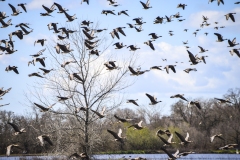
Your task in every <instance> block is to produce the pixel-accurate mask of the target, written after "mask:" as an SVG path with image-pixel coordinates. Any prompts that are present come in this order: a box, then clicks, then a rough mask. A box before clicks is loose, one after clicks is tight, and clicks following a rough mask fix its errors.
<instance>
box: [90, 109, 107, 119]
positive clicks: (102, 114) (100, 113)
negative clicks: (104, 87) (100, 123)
mask: <svg viewBox="0 0 240 160" xmlns="http://www.w3.org/2000/svg"><path fill="white" fill-rule="evenodd" d="M105 110H106V107H103V108H102V111H101V112H97V111H94V110H92V109H91V111H92V112H94V113H95V114H96V115H97V116H98V117H99V118H100V119H101V118H103V117H105V114H104V112H105Z"/></svg>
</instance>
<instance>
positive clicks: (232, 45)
mask: <svg viewBox="0 0 240 160" xmlns="http://www.w3.org/2000/svg"><path fill="white" fill-rule="evenodd" d="M228 44H229V46H228V47H234V46H236V45H239V43H236V37H235V38H233V40H232V41H231V40H230V39H229V40H228Z"/></svg>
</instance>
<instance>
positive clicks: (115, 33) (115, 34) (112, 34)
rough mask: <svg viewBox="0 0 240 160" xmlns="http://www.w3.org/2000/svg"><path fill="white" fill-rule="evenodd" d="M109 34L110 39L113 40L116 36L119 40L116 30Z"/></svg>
mask: <svg viewBox="0 0 240 160" xmlns="http://www.w3.org/2000/svg"><path fill="white" fill-rule="evenodd" d="M110 34H111V36H112V38H114V37H115V36H116V37H117V38H118V39H120V38H119V34H118V30H117V29H113V31H112V32H110Z"/></svg>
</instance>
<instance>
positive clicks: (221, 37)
mask: <svg viewBox="0 0 240 160" xmlns="http://www.w3.org/2000/svg"><path fill="white" fill-rule="evenodd" d="M214 34H215V35H216V36H217V37H218V40H217V41H216V42H222V41H225V40H227V39H223V36H222V35H221V34H219V33H214Z"/></svg>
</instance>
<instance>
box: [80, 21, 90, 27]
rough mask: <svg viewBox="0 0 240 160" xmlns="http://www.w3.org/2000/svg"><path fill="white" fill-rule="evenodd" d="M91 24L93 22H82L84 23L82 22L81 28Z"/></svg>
mask: <svg viewBox="0 0 240 160" xmlns="http://www.w3.org/2000/svg"><path fill="white" fill-rule="evenodd" d="M91 23H93V22H90V21H87V20H84V21H82V23H81V25H83V26H84V25H85V26H89V25H90V24H91Z"/></svg>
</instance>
